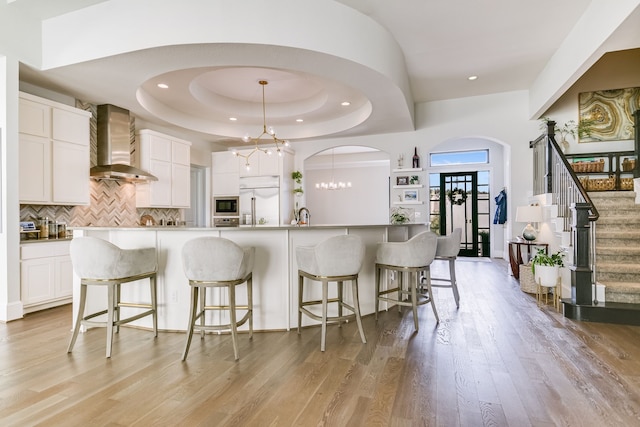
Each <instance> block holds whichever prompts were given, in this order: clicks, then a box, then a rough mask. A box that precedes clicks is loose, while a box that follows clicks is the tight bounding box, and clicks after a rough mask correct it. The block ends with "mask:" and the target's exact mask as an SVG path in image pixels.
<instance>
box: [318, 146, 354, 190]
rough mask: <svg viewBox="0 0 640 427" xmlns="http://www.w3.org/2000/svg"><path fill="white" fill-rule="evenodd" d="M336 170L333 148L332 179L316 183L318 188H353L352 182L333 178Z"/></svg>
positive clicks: (332, 150)
mask: <svg viewBox="0 0 640 427" xmlns="http://www.w3.org/2000/svg"><path fill="white" fill-rule="evenodd" d="M334 171H335V151H334V149H333V148H332V149H331V181H329V182H324V181H323V182H318V183H316V190H344V189H346V188H351V182H346V183H345V182H342V181H338V182H336V181H335V180H334V179H333V173H334Z"/></svg>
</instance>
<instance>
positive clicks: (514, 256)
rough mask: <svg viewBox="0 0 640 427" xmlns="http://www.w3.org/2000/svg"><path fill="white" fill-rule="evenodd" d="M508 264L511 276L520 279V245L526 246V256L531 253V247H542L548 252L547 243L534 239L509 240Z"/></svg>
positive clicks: (521, 261)
mask: <svg viewBox="0 0 640 427" xmlns="http://www.w3.org/2000/svg"><path fill="white" fill-rule="evenodd" d="M507 243H509V264H511V273H512V274H513V277H515V278H516V279H518V280H519V279H520V264H524V262H523V260H522V247H523V246H525V247H526V248H527V256H530V255H531V250H532V248H533V247H537V246H539V247H543V248H544V252H545V253H548V251H549V244H548V243H540V242H536V241H533V242H531V241H527V240H523V241H518V240H509V241H507Z"/></svg>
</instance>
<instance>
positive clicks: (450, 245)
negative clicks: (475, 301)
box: [431, 228, 462, 308]
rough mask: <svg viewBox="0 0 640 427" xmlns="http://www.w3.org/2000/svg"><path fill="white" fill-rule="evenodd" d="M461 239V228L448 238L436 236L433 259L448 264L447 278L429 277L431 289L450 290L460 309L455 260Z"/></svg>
mask: <svg viewBox="0 0 640 427" xmlns="http://www.w3.org/2000/svg"><path fill="white" fill-rule="evenodd" d="M461 239H462V229H461V228H456V229H454V230H453V231H452V232H451V234H449V235H448V236H438V246H437V247H436V257H435V259H436V260H441V261H447V262H448V263H449V277H448V278H446V277H431V287H432V288H451V290H452V291H453V298H454V299H455V301H456V307H458V308H460V294H459V293H458V281H457V280H456V259H457V258H458V254H459V253H460V240H461Z"/></svg>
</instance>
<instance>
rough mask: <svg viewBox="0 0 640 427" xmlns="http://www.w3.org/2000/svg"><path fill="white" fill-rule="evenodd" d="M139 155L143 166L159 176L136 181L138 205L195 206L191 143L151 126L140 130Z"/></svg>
mask: <svg viewBox="0 0 640 427" xmlns="http://www.w3.org/2000/svg"><path fill="white" fill-rule="evenodd" d="M136 159H137V165H138V167H139V168H140V169H142V170H145V171H147V172H149V173H151V174H153V175H155V176H156V178H158V180H157V181H151V182H149V183H146V182H145V183H138V184H136V206H137V207H152V208H189V207H190V206H191V143H190V142H188V141H183V140H180V139H177V138H174V137H172V136H169V135H164V134H161V133H159V132H155V131H152V130H149V129H143V130H141V131H140V132H138V135H137V138H136Z"/></svg>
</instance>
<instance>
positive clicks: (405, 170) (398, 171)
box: [392, 168, 422, 173]
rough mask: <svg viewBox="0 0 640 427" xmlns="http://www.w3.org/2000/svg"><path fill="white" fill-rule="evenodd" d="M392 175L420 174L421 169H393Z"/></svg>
mask: <svg viewBox="0 0 640 427" xmlns="http://www.w3.org/2000/svg"><path fill="white" fill-rule="evenodd" d="M392 172H394V173H401V172H422V168H402V169H393V171H392Z"/></svg>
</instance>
